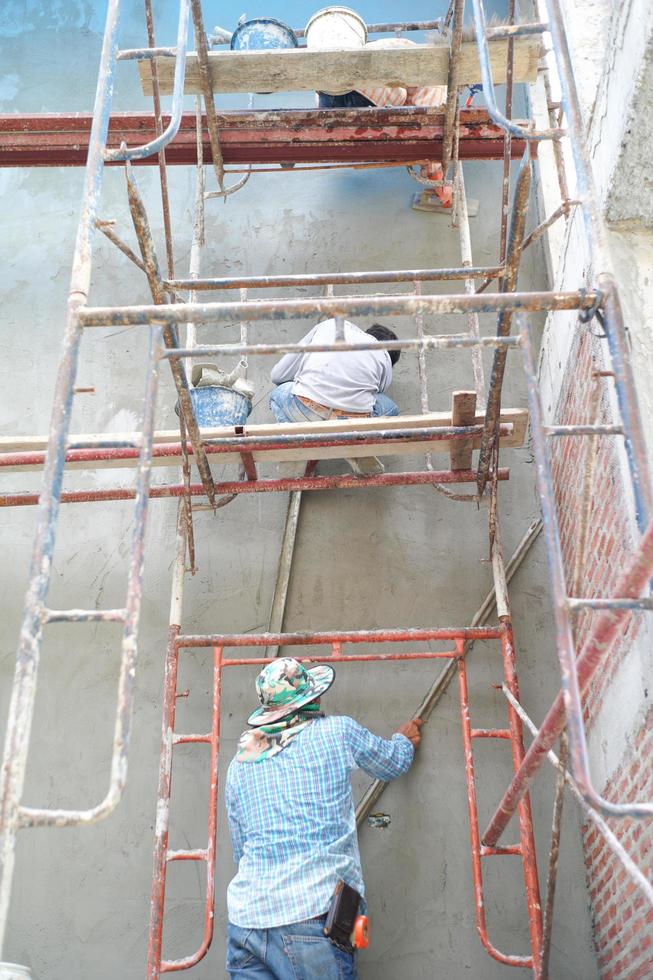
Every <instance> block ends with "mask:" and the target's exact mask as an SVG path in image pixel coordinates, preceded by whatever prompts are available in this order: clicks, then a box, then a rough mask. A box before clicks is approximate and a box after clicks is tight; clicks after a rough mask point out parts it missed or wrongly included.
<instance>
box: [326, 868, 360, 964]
mask: <svg viewBox="0 0 653 980" xmlns="http://www.w3.org/2000/svg"><path fill="white" fill-rule="evenodd" d="M360 903H361V897H360V895H359V894H358V892H357V891H356V890H355V889H354V888H351V887H350V886H349V885H346V884H345V882H344V881H339V882H338V884H337V885H336V890H335V891H334V893H333V898H332V899H331V905H330V906H329V911H328V912H327V918H326V922H325V924H324V935H325V936H326V937H327V939H329V941H330V942H332V943H333V945H334V946H337V947H338V948H339V949H343V950H344V951H345V952H346V953H353V952H354V946H353V944H352V941H351V938H352V934H353V932H354V925H355V922H356V917H357V916H358V908H359V906H360Z"/></svg>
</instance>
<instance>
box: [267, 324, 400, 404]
mask: <svg viewBox="0 0 653 980" xmlns="http://www.w3.org/2000/svg"><path fill="white" fill-rule="evenodd" d="M344 333H345V340H346V341H348V342H349V343H354V344H355V343H362V342H363V341H366V342H368V343H369V341H370V340H371V341H373V343H375V344H378V340H376V338H375V337H371V336H370V334H368V333H365V331H363V330H361V329H360V327H357V326H356V324H355V323H350V322H349V320H345V321H344ZM335 339H336V321H335V320H325V321H324V323H318V324H317V326H315V327H313V329H312V330H311V331H309V333H307V334H306V336H305V337H303V338H302V340H301V341H300V343H302V344H332V343H334V342H335ZM272 381H273V383H274V384H275V385H280V384H284V382H286V381H294V384H293V387H292V392H293V394H294V395H302V396H303V397H304V398H310V399H311V400H312V401H314V402H317V403H318V404H320V405H326V406H327V407H328V408H340V409H343V410H344V411H350V412H360V413H361V414H362V413H364V412H365V413H370V412H371V411H372V407H373V405H374V400H375V398H376V396H377V394H378V393H379V392H380V391H385V389H386V388H387V387H388V386H389V384H390V382H391V381H392V362H391V361H390V354H389V353H388V351H387V350H378V351H376V350H352V351H316V352H315V353H314V354H311V353H297V354H286V355H285V356H284V357H282V358H281V360H280V361H279V362H278V363H277V364H275V366H274V367H273V369H272Z"/></svg>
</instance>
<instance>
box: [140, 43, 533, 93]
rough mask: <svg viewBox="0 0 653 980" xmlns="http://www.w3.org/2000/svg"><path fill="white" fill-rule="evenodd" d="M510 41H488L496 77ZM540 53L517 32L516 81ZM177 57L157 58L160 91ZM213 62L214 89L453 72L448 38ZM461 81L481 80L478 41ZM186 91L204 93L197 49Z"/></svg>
mask: <svg viewBox="0 0 653 980" xmlns="http://www.w3.org/2000/svg"><path fill="white" fill-rule="evenodd" d="M507 44H508V42H507V41H506V40H505V39H497V40H494V41H490V42H489V50H490V63H491V66H492V74H493V77H494V82H495V84H497V85H500V84H502V83H503V82H505V80H506V52H507ZM539 57H540V40H539V38H537V37H533V36H531V37H523V38H516V39H515V42H514V76H513V77H514V81H515V82H534V81H535V80H536V78H537V66H538V61H539ZM175 61H176V59H175V58H157V59H156V64H157V67H158V71H159V85H160V87H161V94H162V95H171V94H172V88H173V79H174V72H175ZM209 66H210V69H211V78H212V81H213V90H214V91H215V92H270V93H272V92H300V91H325V92H329V91H333V92H347V91H349V90H351V89H356V88H359V87H360V86H362V85H365V86H374V85H404V86H405V85H412V86H421V85H446V84H447V79H448V77H449V48H448V46H447V45H445V44H434V45H426V44H425V45H421V46H419V47H415V48H361V49H358V50H355V51H309V50H308V49H306V48H296V49H292V48H291V49H288V50H276V51H275V50H270V51H212V52H210V53H209ZM138 69H139V73H140V78H141V86H142V89H143V92H144V94H145V95H151V94H152V72H151V71H150V65H149V61H140V62H139V63H138ZM459 81H460V84H461V85H475V84H478V83H480V82H481V69H480V65H479V62H478V52H477V49H476V43H475V42H474V41H466V42H464V43H463V44H462V46H461V50H460V78H459ZM184 91H185V92H186V93H187V94H189V95H198V94H201V86H200V78H199V66H198V61H197V55H196V54H195V53H194V52H189V54H188V55H187V58H186V80H185V86H184Z"/></svg>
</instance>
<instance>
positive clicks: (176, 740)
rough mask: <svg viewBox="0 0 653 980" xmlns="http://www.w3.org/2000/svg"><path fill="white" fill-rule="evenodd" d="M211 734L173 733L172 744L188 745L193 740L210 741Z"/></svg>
mask: <svg viewBox="0 0 653 980" xmlns="http://www.w3.org/2000/svg"><path fill="white" fill-rule="evenodd" d="M211 737H212V736H211V735H192V734H188V735H173V736H172V744H173V745H189V744H192V743H194V742H206V743H210V742H211Z"/></svg>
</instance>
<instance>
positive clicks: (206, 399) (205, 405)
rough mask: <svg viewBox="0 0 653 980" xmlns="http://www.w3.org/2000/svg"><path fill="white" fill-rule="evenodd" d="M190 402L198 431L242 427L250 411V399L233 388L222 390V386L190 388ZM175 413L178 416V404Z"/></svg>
mask: <svg viewBox="0 0 653 980" xmlns="http://www.w3.org/2000/svg"><path fill="white" fill-rule="evenodd" d="M190 400H191V401H192V403H193V409H194V411H195V418H196V419H197V424H198V425H199V427H200V429H201V428H213V427H215V426H220V425H244V423H245V422H246V421H247V419H248V417H249V415H250V414H251V411H252V401H251V399H250V398H247V396H246V395H242V394H241V393H240V392H239V391H234V390H233V388H223V387H222V385H207V386H205V387H203V388H191V389H190ZM175 411H176V413H177V415H179V402H177V404H176V406H175Z"/></svg>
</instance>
